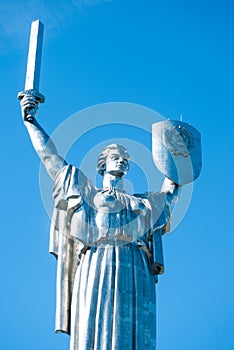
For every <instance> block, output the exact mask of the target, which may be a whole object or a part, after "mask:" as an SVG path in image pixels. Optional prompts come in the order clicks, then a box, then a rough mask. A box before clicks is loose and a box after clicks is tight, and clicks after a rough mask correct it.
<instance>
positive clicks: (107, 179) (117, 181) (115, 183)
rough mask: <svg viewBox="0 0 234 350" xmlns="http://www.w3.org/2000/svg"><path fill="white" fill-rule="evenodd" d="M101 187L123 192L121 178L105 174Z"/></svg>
mask: <svg viewBox="0 0 234 350" xmlns="http://www.w3.org/2000/svg"><path fill="white" fill-rule="evenodd" d="M103 187H104V188H105V187H107V188H115V189H118V190H120V191H123V178H122V177H117V176H114V175H111V174H109V173H105V174H104V177H103Z"/></svg>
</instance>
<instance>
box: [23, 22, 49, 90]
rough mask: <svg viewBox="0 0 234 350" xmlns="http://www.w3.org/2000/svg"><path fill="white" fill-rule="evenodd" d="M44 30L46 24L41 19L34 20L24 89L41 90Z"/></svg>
mask: <svg viewBox="0 0 234 350" xmlns="http://www.w3.org/2000/svg"><path fill="white" fill-rule="evenodd" d="M43 32H44V25H43V23H42V22H41V21H39V19H38V20H36V21H34V22H32V24H31V32H30V41H29V50H28V63H27V71H26V79H25V87H24V90H36V91H39V82H40V70H41V55H42V44H43Z"/></svg>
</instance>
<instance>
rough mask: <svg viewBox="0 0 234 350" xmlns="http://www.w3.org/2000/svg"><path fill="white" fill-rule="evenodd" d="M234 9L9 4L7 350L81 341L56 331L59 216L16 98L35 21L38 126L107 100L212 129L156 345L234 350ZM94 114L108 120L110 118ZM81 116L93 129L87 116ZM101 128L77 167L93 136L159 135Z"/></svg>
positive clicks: (2, 291)
mask: <svg viewBox="0 0 234 350" xmlns="http://www.w3.org/2000/svg"><path fill="white" fill-rule="evenodd" d="M233 9H234V6H233V3H232V1H230V0H222V1H220V0H217V1H216V0H213V1H211V0H206V1H202V0H197V1H186V0H177V1H173V0H163V1H162V0H154V1H153V0H146V1H137V0H135V1H130V0H113V1H111V0H109V1H108V0H107V1H102V0H80V1H78V0H77V1H65V0H61V1H50V2H49V1H48V2H47V1H44V0H41V1H39V0H36V1H28V0H27V1H14V0H13V1H5V0H3V1H1V3H0V76H1V81H0V84H1V105H0V108H1V140H0V142H1V159H2V171H1V193H2V195H1V216H2V217H1V238H0V240H1V255H0V259H1V264H0V276H1V287H0V305H1V306H0V310H1V312H0V348H1V349H2V350H21V349H22V350H31V349H33V350H41V349H57V350H65V349H68V341H69V339H68V337H67V336H65V335H56V334H55V333H54V313H55V259H54V258H53V257H52V256H50V255H49V253H48V241H49V224H50V220H49V217H48V215H47V212H46V210H45V208H44V204H43V201H42V199H41V188H40V186H39V160H38V158H37V156H36V155H35V153H34V151H33V149H32V147H31V144H30V142H29V139H28V136H27V134H26V130H25V129H24V126H23V124H22V121H21V116H20V108H19V104H18V101H17V99H16V95H17V92H18V91H20V90H22V89H23V86H24V79H25V70H26V59H27V48H28V37H29V28H30V23H31V21H32V20H35V19H37V18H40V19H41V21H42V22H43V23H44V25H45V38H44V47H43V62H42V71H41V92H42V93H43V94H45V96H46V103H45V104H44V105H41V106H40V113H39V115H38V120H39V121H40V123H41V124H42V125H43V126H44V128H45V129H46V130H47V132H48V133H50V134H51V133H52V132H53V131H54V130H55V129H56V128H57V127H58V126H59V125H60V124H61V123H62V122H63V121H64V120H66V119H67V118H68V117H69V116H71V115H72V114H74V113H76V112H78V111H80V110H82V109H84V108H87V107H90V106H93V105H97V104H102V103H109V102H126V103H134V104H138V105H141V106H145V107H147V108H150V109H153V110H156V111H157V112H159V113H160V114H162V115H163V116H164V117H165V118H171V119H178V118H179V116H180V114H182V115H183V118H184V121H186V122H188V123H190V124H192V125H193V126H195V127H196V128H197V129H198V130H200V132H201V133H202V141H203V171H202V174H201V176H200V178H199V179H198V180H197V181H196V183H195V184H194V188H193V194H192V200H191V203H190V206H189V209H188V210H187V213H186V215H185V217H184V218H183V220H182V222H181V223H180V225H179V226H178V227H177V228H176V229H175V230H174V232H173V233H171V234H169V235H167V236H166V237H165V239H164V254H165V263H166V269H165V274H164V275H163V276H161V277H160V281H159V284H158V285H157V294H158V298H157V304H158V306H157V315H158V316H157V318H158V320H157V327H158V340H157V343H158V345H157V350H172V349H178V350H188V349H189V350H232V349H233V348H234V332H233V324H234V316H233V315H234V303H233V293H234V272H233V271H234V269H233V266H234V254H233V251H234V233H233V231H234V229H233V226H234V224H233V213H232V207H233V201H232V199H233V196H234V193H233V188H234V186H233V184H232V178H233V172H234V166H233V150H234V147H233V141H234V136H233V135H234V133H233V126H234V123H233V118H234V116H233V110H234V108H233V107H234V106H233V88H234V83H233V82H234V71H233V58H234V47H233V41H234V37H233V33H234V22H233ZM105 108H106V107H104V109H105ZM133 114H134V113H133ZM128 117H129V116H126V118H128ZM82 118H83V119H82ZM93 118H94V123H98V122H100V121H102V114H101V112H100V113H97V115H96V116H93ZM95 118H97V119H96V120H95ZM136 118H140V117H139V115H138V116H136ZM147 118H148V117H147V113H146V116H145V125H146V127H147V125H148V124H149V123H150V118H149V119H147ZM77 120H78V124H79V119H77ZM80 120H81V124H80V127H85V126H86V124H85V123H86V121H85V118H84V117H82V116H81V119H80ZM136 120H137V119H136ZM147 123H148V124H147ZM78 124H77V125H78ZM78 127H79V125H78ZM90 130H91V128H90V129H89V130H88V131H89V132H88V133H87V134H86V135H84V136H82V137H81V138H80V140H78V141H77V142H76V143H75V144H74V145H73V146H72V147H71V150H70V152H69V154H68V156H67V157H68V160H69V161H70V162H72V163H74V164H76V165H79V163H80V162H82V159H83V157H84V155H85V154H86V153H87V152H88V151H89V150H90V149H91V148H93V147H95V143H97V144H101V143H102V142H105V141H106V140H107V139H109V138H115V137H120V138H123V139H125V140H128V139H130V140H135V142H137V144H140V145H142V147H143V146H144V147H146V148H150V135H149V134H148V133H147V132H143V131H142V130H138V129H137V130H135V129H134V128H133V129H131V128H130V129H128V128H127V127H126V126H123V125H122V126H121V125H119V126H116V128H113V127H112V126H109V127H108V126H105V127H103V128H101V127H99V128H98V129H95V130H91V131H90ZM73 132H74V130H73ZM77 133H79V130H78V129H77ZM68 136H69V135H68ZM123 144H124V141H123ZM139 156H140V155H139ZM93 168H95V164H93ZM135 170H136V169H135ZM135 170H134V165H133V167H132V175H131V171H130V173H129V181H132V182H133V185H134V189H136V191H137V192H144V191H145V190H147V189H146V188H145V184H144V181H141V179H142V177H141V174H142V171H144V169H142V170H141V169H138V170H139V173H137V171H136V172H135ZM134 174H139V176H138V175H137V176H136V175H134ZM146 176H147V174H146ZM155 179H156V180H155V190H158V189H159V188H160V183H158V181H157V178H155ZM48 191H49V189H48ZM48 196H49V193H48Z"/></svg>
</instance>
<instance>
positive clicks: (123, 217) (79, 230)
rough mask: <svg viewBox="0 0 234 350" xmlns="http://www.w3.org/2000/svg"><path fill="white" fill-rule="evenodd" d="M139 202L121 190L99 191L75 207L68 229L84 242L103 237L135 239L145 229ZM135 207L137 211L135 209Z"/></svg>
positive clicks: (143, 216)
mask: <svg viewBox="0 0 234 350" xmlns="http://www.w3.org/2000/svg"><path fill="white" fill-rule="evenodd" d="M140 208H141V209H142V203H141V202H140V201H139V208H138V199H137V198H136V197H133V196H129V195H126V194H123V193H111V192H107V191H105V192H102V191H100V192H98V193H96V194H95V195H94V196H93V197H92V198H89V200H88V201H86V202H85V201H84V202H83V204H82V205H81V206H80V208H79V209H77V210H76V211H75V212H74V213H73V215H72V218H71V222H70V232H71V234H72V235H74V236H76V237H77V238H79V239H81V240H82V241H84V242H86V243H92V242H95V241H97V240H99V239H101V238H106V237H123V236H124V237H123V238H124V239H129V240H135V239H136V238H137V237H139V235H141V234H144V233H145V232H144V231H145V215H143V211H142V210H140ZM137 209H138V210H137Z"/></svg>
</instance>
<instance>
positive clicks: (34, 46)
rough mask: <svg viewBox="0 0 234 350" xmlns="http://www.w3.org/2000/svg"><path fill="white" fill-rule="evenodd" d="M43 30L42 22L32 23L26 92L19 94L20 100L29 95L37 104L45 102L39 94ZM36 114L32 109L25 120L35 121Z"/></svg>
mask: <svg viewBox="0 0 234 350" xmlns="http://www.w3.org/2000/svg"><path fill="white" fill-rule="evenodd" d="M43 30H44V25H43V23H42V22H40V21H39V20H36V21H33V22H32V24H31V32H30V41H29V49H28V63H27V72H26V79H25V87H24V91H22V92H19V93H18V95H17V97H18V99H19V100H22V98H23V97H24V96H25V95H27V96H30V97H34V98H35V100H36V102H37V103H43V102H44V101H45V97H44V96H43V95H42V94H40V92H39V82H40V69H41V55H42V43H43ZM35 114H36V109H35V108H30V109H29V110H28V113H27V115H26V116H25V119H26V120H28V121H33V120H34V116H35Z"/></svg>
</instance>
